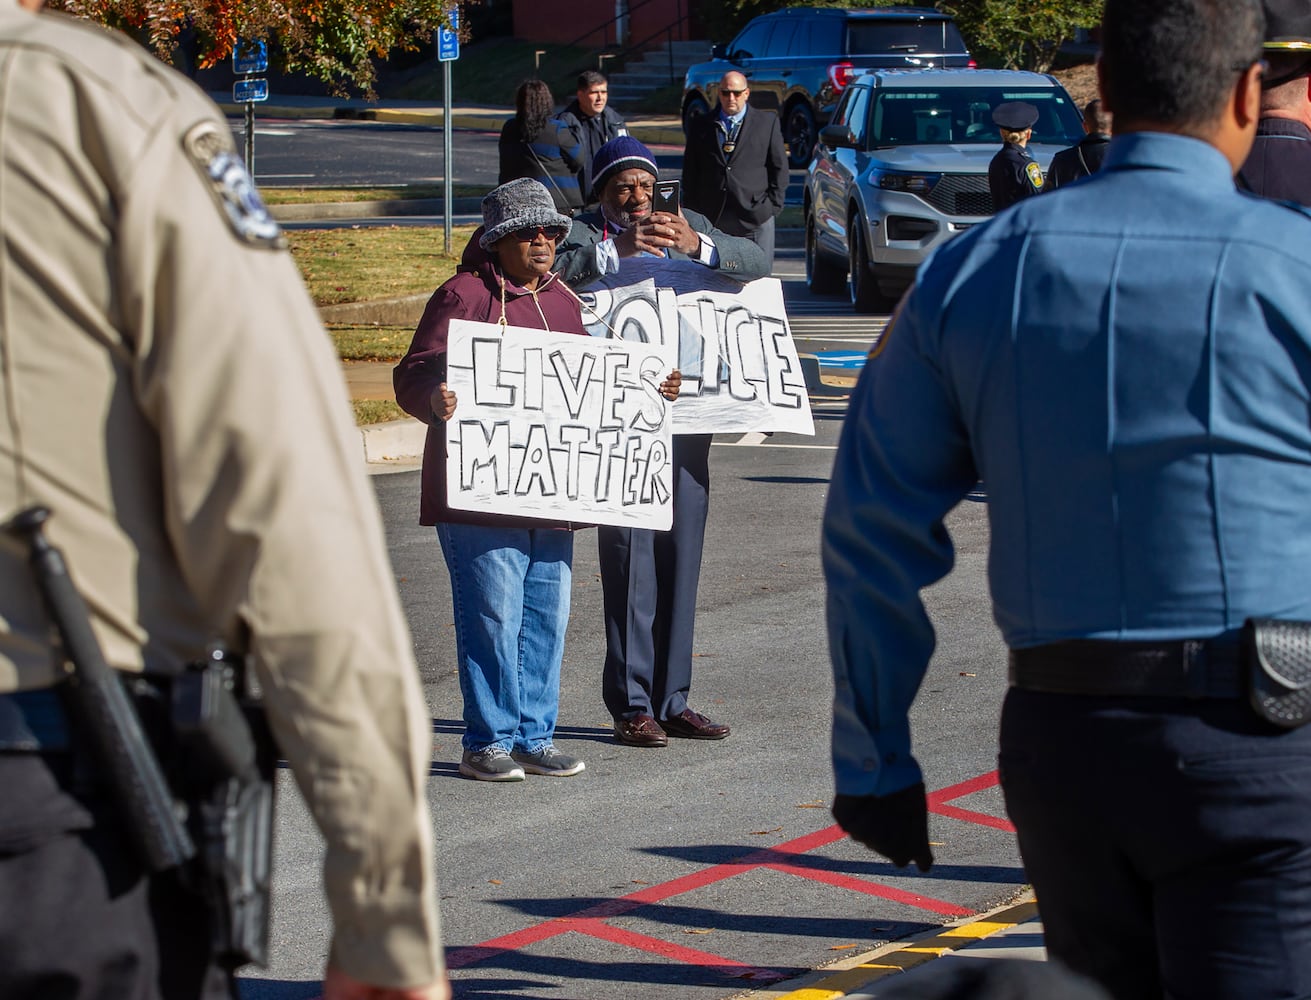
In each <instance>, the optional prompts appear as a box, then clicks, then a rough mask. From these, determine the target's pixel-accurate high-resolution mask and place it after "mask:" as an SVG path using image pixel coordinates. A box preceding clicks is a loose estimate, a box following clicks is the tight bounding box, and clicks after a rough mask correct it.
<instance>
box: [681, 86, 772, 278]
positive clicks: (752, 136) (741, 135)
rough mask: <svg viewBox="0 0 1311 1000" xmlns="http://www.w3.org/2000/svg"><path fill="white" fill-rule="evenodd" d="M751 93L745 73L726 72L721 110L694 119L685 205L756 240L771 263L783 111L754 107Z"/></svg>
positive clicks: (689, 137) (687, 157) (724, 227)
mask: <svg viewBox="0 0 1311 1000" xmlns="http://www.w3.org/2000/svg"><path fill="white" fill-rule="evenodd" d="M750 96H751V90H750V88H748V86H747V78H746V77H744V76H743V75H742V74H741V73H738V72H736V71H731V72H728V73H725V74H724V78H723V79H722V80H720V81H719V111H717V112H716V113H715V114H713V115H704V116H702V117H701V118H696V119H693V121H692V124H691V126H690V127H689V129H688V132H687V147H686V149H685V150H684V152H683V204H685V205H686V206H687V207H688V208H691V209H694V210H695V211H697V212H700V213H701V214H702V215H704V216H705V217H706V218H707V219H709V220H710V222H711V223H712V224H713V225H715V226H718V227H719V228H720V229H722V230H723V231H724V232H726V233H732V234H733V235H735V236H745V237H746V238H747V239H749V240H751V241H753V242H754V243H756V244H757V245H758V246H759V247H760V248H761V249H762V250H764V251H765V259H766V260H768V261H769V263H770V264H771V266H772V265H773V262H774V217H775V216H776V215H778V213H779V212H781V211H783V194H784V191H785V190H786V189H787V183H788V165H787V154H786V152H785V151H784V149H783V133H782V131H780V129H779V125H778V115H776V114H773V113H772V112H768V111H758V110H756V109H755V108H753V107H751V106H750V105H749V104H748V103H747V99H748V98H749V97H750Z"/></svg>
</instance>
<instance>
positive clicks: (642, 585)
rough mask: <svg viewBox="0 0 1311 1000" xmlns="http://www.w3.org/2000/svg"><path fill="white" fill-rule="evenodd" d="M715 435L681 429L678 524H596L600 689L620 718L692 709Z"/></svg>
mask: <svg viewBox="0 0 1311 1000" xmlns="http://www.w3.org/2000/svg"><path fill="white" fill-rule="evenodd" d="M710 440H711V435H709V434H678V435H675V437H674V444H673V449H672V455H671V466H672V469H673V507H674V520H673V525H672V526H671V527H670V529H669V530H668V531H650V530H648V529H646V528H617V527H613V526H610V525H602V526H601V527H600V528H598V529H597V538H596V544H597V552H598V556H599V559H600V564H601V587H602V596H603V599H604V603H605V639H606V652H605V666H604V668H603V670H602V675H601V694H602V697H603V698H604V699H605V707H606V708H608V709H609V710H610V714H611V716H613V717H614V718H616V719H620V718H626V717H631V716H633V715H637V714H638V713H645V714H647V715H654V716H655V717H656V718H657V719H668V718H670V717H671V716H675V715H678V714H679V713H680V712H682V711H683V710H684V709H685V708H687V693H688V689H689V688H690V687H691V686H692V631H693V625H694V623H695V619H696V591H697V583H698V580H699V579H700V576H701V548H702V544H703V543H704V541H705V533H706V513H707V511H708V509H709V506H710Z"/></svg>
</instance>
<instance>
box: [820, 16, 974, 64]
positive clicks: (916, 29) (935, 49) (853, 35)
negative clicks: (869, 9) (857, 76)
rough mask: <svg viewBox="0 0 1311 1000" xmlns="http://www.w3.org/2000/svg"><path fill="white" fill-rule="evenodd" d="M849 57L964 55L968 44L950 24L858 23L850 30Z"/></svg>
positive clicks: (932, 22) (933, 22)
mask: <svg viewBox="0 0 1311 1000" xmlns="http://www.w3.org/2000/svg"><path fill="white" fill-rule="evenodd" d="M845 51H846V53H847V54H848V55H860V54H862V53H866V52H904V53H906V55H909V56H913V55H915V53H917V52H929V53H935V54H936V53H942V52H964V51H965V43H964V41H963V40H962V39H961V37H960V33H959V32H958V31H957V30H956V26H955V25H954V24H952V23H951V22H950V21H936V20H935V21H858V20H854V19H853V20H852V21H851V22H850V23H849V25H848V27H847V47H846V50H845Z"/></svg>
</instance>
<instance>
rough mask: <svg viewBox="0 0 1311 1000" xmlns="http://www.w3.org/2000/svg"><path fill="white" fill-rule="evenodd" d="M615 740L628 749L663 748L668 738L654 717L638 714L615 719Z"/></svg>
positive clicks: (667, 742)
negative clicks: (624, 744)
mask: <svg viewBox="0 0 1311 1000" xmlns="http://www.w3.org/2000/svg"><path fill="white" fill-rule="evenodd" d="M615 739H617V740H618V741H619V742H620V743H626V744H628V745H629V746H630V747H664V746H668V745H669V737H667V736H666V735H665V731H664V730H663V729H661V728H660V723H658V722H656V720H655V716H653V715H646V714H645V713H638V714H637V715H634V716H633V717H632V718H628V719H615Z"/></svg>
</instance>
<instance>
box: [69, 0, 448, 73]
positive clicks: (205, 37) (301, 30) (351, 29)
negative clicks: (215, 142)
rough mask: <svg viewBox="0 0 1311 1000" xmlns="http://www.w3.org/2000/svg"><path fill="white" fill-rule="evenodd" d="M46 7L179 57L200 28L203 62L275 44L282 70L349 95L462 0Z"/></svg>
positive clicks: (125, 0)
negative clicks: (252, 44)
mask: <svg viewBox="0 0 1311 1000" xmlns="http://www.w3.org/2000/svg"><path fill="white" fill-rule="evenodd" d="M46 6H47V7H50V8H52V9H55V10H64V11H67V12H68V13H70V14H73V15H75V16H77V17H85V18H87V19H88V20H92V21H98V22H100V23H101V24H106V25H109V26H110V27H112V28H118V29H120V30H121V31H124V32H126V33H127V34H129V35H131V36H132V37H134V38H136V39H138V40H139V41H140V42H141V43H142V44H144V45H147V46H148V47H150V48H151V49H152V50H153V51H154V52H155V54H156V55H158V56H159V57H160V58H161V59H163V60H164V61H165V62H169V61H171V60H172V58H173V56H174V54H175V52H176V50H177V46H178V41H179V38H180V36H181V35H182V34H183V32H186V31H190V32H194V34H195V39H196V42H197V52H198V55H197V65H198V66H199V67H201V68H204V67H207V66H213V65H215V64H216V63H219V62H222V61H223V60H224V59H227V58H228V57H229V56H231V55H232V48H233V46H234V45H235V44H236V42H237V40H238V39H252V40H262V41H266V42H268V43H269V57H270V60H271V61H272V62H273V63H274V64H275V65H276V66H277V67H278V68H279V69H281V70H284V71H286V72H289V73H304V74H306V75H308V76H312V77H314V78H316V79H318V80H322V81H324V82H325V83H327V84H328V86H329V87H331V88H332V90H333V91H334V92H335V93H337V94H340V95H342V96H346V95H347V94H349V93H350V92H351V91H358V92H360V93H363V94H365V95H367V96H370V97H371V96H373V84H374V80H375V76H376V74H375V71H374V65H373V58H374V57H377V58H386V57H387V55H388V54H389V53H391V52H393V51H403V52H404V51H414V50H415V49H417V48H418V47H419V46H420V45H421V44H423V43H425V42H427V41H429V40H430V39H431V38H432V34H433V32H434V31H436V30H437V29H438V28H439V27H441V26H442V25H443V24H448V23H449V22H448V20H447V16H448V8H450V7H454V6H456V0H46Z"/></svg>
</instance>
